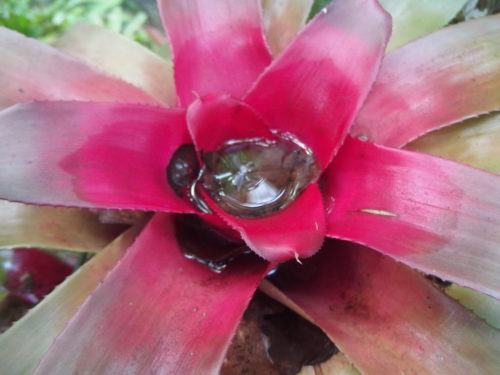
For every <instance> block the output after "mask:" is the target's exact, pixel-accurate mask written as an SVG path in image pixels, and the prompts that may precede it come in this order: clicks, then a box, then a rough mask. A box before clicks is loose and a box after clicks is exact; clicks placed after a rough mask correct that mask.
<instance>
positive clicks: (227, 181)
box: [202, 135, 320, 218]
mask: <svg viewBox="0 0 500 375" xmlns="http://www.w3.org/2000/svg"><path fill="white" fill-rule="evenodd" d="M203 161H204V163H205V167H204V171H203V179H202V182H203V187H204V188H205V190H206V191H207V192H208V193H209V194H210V196H211V197H212V199H214V201H215V202H217V204H218V205H219V206H220V207H221V208H222V209H224V210H225V211H227V212H228V213H230V214H232V215H234V216H239V217H246V218H255V217H262V216H266V215H269V214H272V213H274V212H276V211H279V210H281V209H282V208H284V207H286V206H287V205H288V204H290V203H291V202H293V200H294V199H295V198H296V197H297V196H298V195H299V194H300V192H301V191H302V190H304V188H306V187H307V185H309V183H311V182H312V181H314V180H315V179H317V178H318V176H319V173H320V169H319V166H318V165H317V164H316V162H315V159H314V156H313V155H312V152H311V151H310V150H308V149H307V148H305V147H304V146H303V145H302V144H300V143H299V142H296V141H295V140H294V139H293V138H292V137H290V136H289V135H287V136H286V138H285V137H282V138H279V139H277V140H264V139H250V140H238V141H230V142H227V143H225V144H224V145H222V146H221V147H220V148H219V149H218V150H216V151H215V152H208V153H206V154H205V155H203Z"/></svg>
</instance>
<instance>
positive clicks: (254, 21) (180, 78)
mask: <svg viewBox="0 0 500 375" xmlns="http://www.w3.org/2000/svg"><path fill="white" fill-rule="evenodd" d="M158 6H159V8H160V12H161V15H162V19H163V23H164V25H165V29H166V30H167V31H168V35H169V37H170V43H171V45H172V49H173V55H174V65H175V81H176V86H177V94H178V96H179V101H180V104H181V105H183V106H186V105H188V104H189V103H190V102H192V101H193V100H194V99H195V95H207V94H217V93H227V94H230V95H232V96H234V97H236V98H239V97H241V96H242V95H243V94H244V93H245V92H246V91H247V90H248V88H249V87H250V85H251V84H252V82H253V81H254V80H255V79H256V78H257V76H258V75H259V74H260V73H261V72H262V71H263V70H264V68H265V67H266V66H267V65H268V64H269V63H270V62H271V55H270V53H269V51H268V49H267V47H266V45H265V42H264V38H263V31H262V27H261V23H262V21H261V18H260V7H259V3H258V2H257V0H239V1H236V2H235V1H230V0H221V1H212V0H183V1H178V0H159V1H158Z"/></svg>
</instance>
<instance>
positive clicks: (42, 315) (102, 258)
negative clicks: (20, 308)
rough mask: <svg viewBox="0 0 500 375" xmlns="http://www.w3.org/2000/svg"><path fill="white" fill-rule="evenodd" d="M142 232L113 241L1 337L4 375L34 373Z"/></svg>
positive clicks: (134, 229) (127, 234)
mask: <svg viewBox="0 0 500 375" xmlns="http://www.w3.org/2000/svg"><path fill="white" fill-rule="evenodd" d="M139 229H140V228H138V227H136V228H132V229H130V230H129V231H127V232H126V233H124V234H123V235H122V236H120V237H119V238H118V239H116V240H115V241H113V243H111V244H110V245H109V246H107V247H106V248H105V249H104V250H103V251H101V252H100V253H99V254H97V255H96V256H95V257H93V258H92V259H91V260H90V261H88V262H87V263H85V264H84V265H83V266H82V267H81V268H80V269H79V270H78V272H77V273H74V274H73V275H71V276H70V277H69V278H68V279H66V281H65V282H64V283H62V284H61V285H60V286H59V287H57V288H56V290H55V291H54V292H52V293H51V294H50V295H49V296H47V297H46V298H45V299H44V300H43V301H42V302H41V303H40V304H38V305H37V306H36V307H35V308H33V309H32V310H31V311H30V312H29V313H28V314H27V315H25V316H24V317H23V318H22V319H21V320H19V321H18V322H16V323H15V324H14V326H12V327H11V328H10V329H9V330H8V331H6V332H5V333H3V334H2V335H1V336H0V366H1V368H2V374H3V375H25V374H31V373H32V372H33V370H34V369H35V367H36V366H37V364H38V362H39V361H40V359H41V358H42V356H43V355H44V354H45V352H46V351H47V350H48V349H49V347H50V346H51V345H52V342H53V341H54V339H55V338H56V336H58V335H59V334H60V333H61V331H62V330H63V329H64V327H65V326H66V324H67V323H68V321H69V320H70V319H71V318H72V317H73V315H74V314H75V313H76V311H77V310H78V308H79V307H80V305H81V304H82V303H83V302H84V301H85V299H86V298H87V297H88V295H89V294H90V293H91V292H92V291H93V290H94V289H95V288H96V287H97V286H98V285H99V284H100V283H101V282H102V280H103V279H104V277H105V276H106V274H107V272H108V271H109V270H111V269H112V268H113V267H114V266H115V264H116V263H117V262H118V261H119V260H120V258H121V257H122V256H123V254H124V253H125V251H126V249H127V248H128V247H129V246H130V245H131V244H132V242H133V240H134V238H135V236H136V235H137V234H138V232H139Z"/></svg>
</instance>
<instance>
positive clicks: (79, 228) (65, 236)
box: [0, 201, 124, 252]
mask: <svg viewBox="0 0 500 375" xmlns="http://www.w3.org/2000/svg"><path fill="white" fill-rule="evenodd" d="M0 222H1V223H2V225H1V226H0V249H10V248H15V247H36V248H41V249H57V250H70V251H87V252H95V251H99V250H101V249H102V248H103V247H104V246H106V245H107V244H109V243H110V242H111V241H112V240H113V239H114V238H116V236H118V234H119V233H120V232H121V231H123V230H124V227H123V226H122V225H109V224H101V223H99V220H98V218H97V216H96V215H94V214H92V213H90V212H88V211H86V210H82V209H76V208H62V207H59V208H55V207H46V206H43V207H38V206H37V207H35V206H29V205H25V204H21V203H13V202H7V201H0Z"/></svg>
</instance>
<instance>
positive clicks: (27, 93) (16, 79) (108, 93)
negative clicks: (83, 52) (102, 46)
mask: <svg viewBox="0 0 500 375" xmlns="http://www.w3.org/2000/svg"><path fill="white" fill-rule="evenodd" d="M0 55H1V56H2V59H1V60H0V87H1V88H2V89H1V90H0V109H2V108H5V107H8V106H10V105H13V104H15V103H18V102H25V101H32V100H93V101H120V102H126V103H141V104H150V105H158V102H157V101H156V100H155V99H153V98H152V97H150V96H149V95H148V94H146V93H145V92H143V91H142V90H140V89H138V88H137V87H134V86H132V85H130V84H128V83H126V82H123V81H122V80H120V79H118V78H115V77H113V76H110V75H108V74H106V73H104V72H102V71H99V70H97V69H95V68H93V67H91V66H89V65H86V64H84V63H83V62H81V61H79V60H77V59H74V58H72V57H70V56H67V55H65V54H63V53H62V52H60V51H58V50H57V49H55V48H53V47H50V46H48V45H46V44H43V43H42V42H39V41H36V40H34V39H29V38H26V37H25V36H23V35H21V34H19V33H17V32H15V31H12V30H9V29H5V28H2V27H0Z"/></svg>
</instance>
